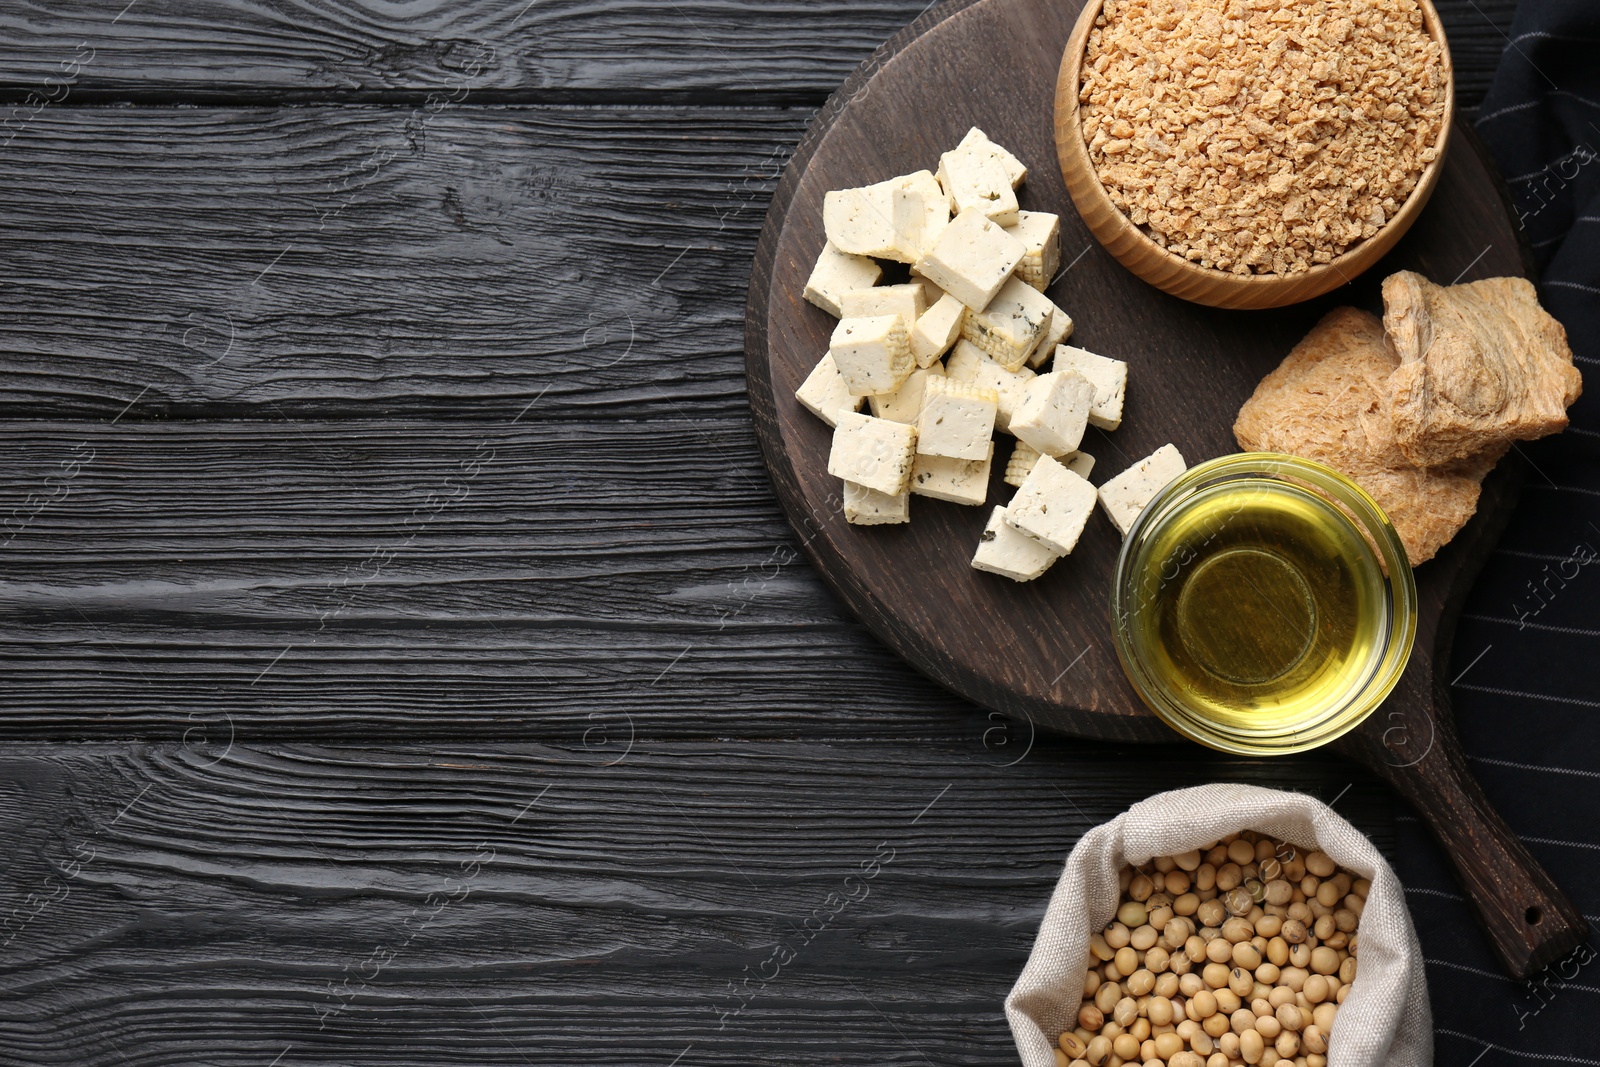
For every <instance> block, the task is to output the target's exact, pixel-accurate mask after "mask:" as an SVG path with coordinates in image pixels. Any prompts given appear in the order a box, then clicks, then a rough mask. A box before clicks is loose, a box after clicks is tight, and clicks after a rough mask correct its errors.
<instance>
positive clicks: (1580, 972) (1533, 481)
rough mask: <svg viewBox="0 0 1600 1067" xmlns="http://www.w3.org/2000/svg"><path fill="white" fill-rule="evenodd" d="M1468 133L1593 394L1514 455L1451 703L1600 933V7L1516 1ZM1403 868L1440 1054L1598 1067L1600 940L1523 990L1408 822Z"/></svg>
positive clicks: (1515, 810)
mask: <svg viewBox="0 0 1600 1067" xmlns="http://www.w3.org/2000/svg"><path fill="white" fill-rule="evenodd" d="M1476 126H1477V130H1478V133H1479V135H1480V136H1482V137H1483V139H1484V140H1485V141H1486V142H1487V143H1488V145H1489V147H1490V149H1491V150H1492V152H1493V153H1494V155H1495V157H1496V159H1497V160H1498V162H1499V164H1500V168H1501V171H1502V172H1503V173H1504V175H1505V176H1506V179H1507V180H1508V182H1509V184H1510V187H1511V194H1512V198H1513V200H1514V202H1515V204H1516V207H1517V210H1518V213H1519V215H1520V217H1521V221H1522V225H1523V227H1524V228H1525V229H1526V231H1527V234H1528V237H1529V242H1530V243H1531V244H1532V246H1533V248H1534V251H1535V253H1536V254H1537V256H1538V261H1539V266H1540V271H1541V284H1540V286H1539V296H1540V299H1541V300H1542V301H1543V303H1544V306H1545V307H1546V308H1548V309H1549V310H1550V312H1551V313H1552V314H1554V315H1555V316H1556V317H1557V318H1558V319H1560V320H1561V322H1562V323H1563V324H1564V325H1565V326H1566V328H1567V333H1568V336H1569V338H1570V340H1571V343H1572V349H1573V352H1574V354H1575V356H1576V359H1577V361H1578V369H1579V370H1581V371H1582V372H1583V375H1584V379H1585V382H1584V384H1585V389H1586V391H1585V395H1584V396H1583V398H1582V399H1581V400H1579V401H1578V403H1577V405H1576V406H1575V407H1574V408H1573V409H1572V426H1571V428H1570V429H1568V430H1567V432H1565V433H1563V434H1561V435H1560V436H1558V437H1553V438H1549V439H1547V440H1544V441H1539V442H1536V443H1533V444H1525V445H1521V446H1519V447H1520V448H1521V449H1522V451H1523V453H1524V455H1526V457H1527V458H1528V459H1529V460H1530V461H1531V463H1532V465H1533V467H1534V469H1535V473H1534V474H1532V476H1531V478H1530V481H1529V483H1528V485H1527V488H1526V490H1525V492H1524V495H1523V498H1522V503H1521V506H1520V507H1519V509H1518V510H1517V513H1516V517H1515V518H1514V519H1513V520H1512V523H1511V526H1510V529H1509V530H1508V531H1507V532H1506V535H1505V538H1504V540H1503V541H1502V542H1501V544H1500V546H1499V549H1498V550H1497V551H1496V552H1495V554H1494V556H1493V558H1492V559H1491V560H1490V561H1489V563H1488V565H1487V567H1486V568H1485V570H1484V572H1483V575H1482V577H1481V578H1480V579H1479V580H1478V583H1477V585H1476V587H1475V588H1474V591H1473V593H1472V596H1471V598H1470V599H1469V600H1468V602H1467V605H1466V611H1465V614H1464V616H1463V618H1462V620H1461V623H1460V627H1459V629H1458V631H1457V635H1456V644H1455V659H1454V662H1453V663H1452V665H1451V671H1452V673H1451V677H1452V678H1454V679H1455V681H1454V684H1453V686H1452V688H1451V696H1452V699H1453V703H1454V707H1455V713H1456V719H1457V721H1458V722H1459V724H1460V728H1461V736H1462V740H1463V742H1464V743H1465V746H1466V749H1467V753H1468V756H1469V759H1470V762H1471V766H1472V769H1473V771H1474V772H1475V773H1476V774H1477V776H1478V779H1479V780H1480V781H1481V782H1482V783H1483V787H1484V789H1485V791H1486V792H1487V793H1488V794H1489V796H1490V798H1491V799H1492V800H1493V801H1494V803H1495V805H1496V806H1497V807H1498V808H1499V810H1500V812H1501V813H1502V814H1503V815H1504V816H1505V818H1506V821H1507V822H1509V823H1510V824H1511V827H1512V829H1513V830H1515V831H1516V833H1517V834H1518V836H1519V837H1521V838H1522V840H1523V841H1524V842H1525V843H1526V844H1527V845H1528V847H1529V849H1530V850H1531V851H1532V852H1533V854H1534V855H1535V856H1536V857H1538V859H1539V860H1540V862H1542V863H1543V864H1544V865H1545V867H1546V869H1548V870H1549V872H1550V874H1551V875H1552V876H1553V877H1554V878H1555V880H1556V882H1557V883H1558V884H1559V885H1561V886H1562V888H1563V889H1565V890H1566V891H1567V893H1568V894H1569V895H1570V896H1571V897H1572V899H1573V901H1574V903H1576V904H1577V906H1578V908H1579V910H1580V911H1582V912H1583V913H1584V914H1585V915H1586V916H1587V917H1588V919H1589V921H1590V923H1591V924H1593V925H1594V926H1595V927H1596V928H1597V929H1600V0H1523V3H1522V4H1520V5H1519V7H1518V9H1517V13H1516V18H1515V20H1514V22H1513V25H1512V30H1511V33H1510V37H1509V40H1508V43H1507V46H1506V49H1505V51H1504V53H1503V54H1502V56H1501V60H1500V67H1499V70H1498V72H1497V73H1496V76H1495V81H1494V85H1493V87H1492V88H1491V90H1490V92H1489V95H1488V97H1487V99H1485V101H1484V103H1483V106H1482V108H1481V109H1480V111H1479V113H1478V119H1477V122H1476ZM1397 867H1398V870H1399V873H1400V877H1401V879H1402V881H1403V882H1404V883H1405V885H1406V887H1407V890H1406V892H1407V900H1408V902H1409V904H1410V905H1411V910H1412V913H1413V915H1414V916H1415V919H1416V925H1417V932H1418V934H1419V936H1420V938H1421V941H1422V948H1423V955H1424V957H1425V958H1426V960H1427V973H1428V985H1429V989H1430V990H1431V992H1432V998H1433V1011H1434V1020H1435V1027H1436V1029H1435V1039H1436V1040H1435V1047H1436V1050H1437V1060H1438V1062H1439V1063H1440V1064H1450V1065H1452V1067H1471V1065H1473V1064H1477V1067H1500V1065H1504V1064H1551V1065H1557V1064H1596V1065H1600V1040H1596V1039H1597V1038H1600V938H1596V939H1594V940H1593V941H1592V942H1591V944H1590V945H1587V946H1583V947H1582V948H1580V949H1579V951H1578V953H1576V954H1575V955H1574V956H1573V957H1570V958H1569V959H1568V960H1566V961H1564V962H1563V963H1562V964H1560V965H1558V966H1556V967H1553V968H1551V969H1550V970H1549V971H1548V972H1546V974H1545V975H1544V976H1543V977H1542V978H1541V979H1539V980H1536V981H1535V982H1533V983H1520V982H1515V981H1513V980H1511V979H1509V978H1507V977H1505V975H1504V974H1503V973H1502V972H1501V970H1500V967H1499V965H1498V963H1497V962H1496V960H1495V957H1494V956H1493V954H1492V952H1491V950H1490V948H1489V945H1488V942H1487V941H1486V940H1485V938H1484V936H1483V934H1482V933H1481V932H1480V931H1479V929H1478V927H1477V925H1476V924H1475V922H1474V921H1473V918H1472V914H1471V911H1470V910H1469V908H1468V905H1467V904H1466V902H1465V901H1464V900H1463V899H1462V897H1461V894H1460V890H1459V889H1458V887H1457V885H1456V883H1455V881H1454V880H1453V878H1452V877H1451V875H1450V873H1449V868H1448V866H1447V864H1446V861H1445V860H1444V858H1443V856H1442V854H1441V853H1440V851H1439V849H1438V847H1437V846H1436V845H1435V844H1434V842H1433V840H1432V838H1431V837H1429V836H1428V833H1427V831H1426V829H1425V828H1424V827H1423V826H1421V825H1420V824H1419V823H1418V822H1417V821H1416V820H1415V819H1414V818H1412V817H1411V816H1409V815H1407V816H1402V818H1401V826H1400V835H1399V863H1398V864H1397Z"/></svg>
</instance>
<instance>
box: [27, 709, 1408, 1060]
mask: <svg viewBox="0 0 1600 1067" xmlns="http://www.w3.org/2000/svg"><path fill="white" fill-rule="evenodd" d="M190 741H191V743H189V744H187V745H156V746H146V745H136V746H131V747H129V746H124V745H68V746H63V745H28V744H23V745H14V746H10V747H8V749H7V751H6V753H5V755H4V756H3V757H0V832H3V833H4V834H5V837H6V840H7V841H8V842H10V846H9V851H8V856H7V862H6V863H5V864H4V865H3V866H0V900H5V901H7V902H8V907H9V908H14V909H16V910H13V911H12V912H11V916H10V918H9V920H8V923H7V925H6V926H5V927H4V933H3V934H0V941H3V942H4V945H3V947H0V996H3V997H4V999H5V1001H6V1005H7V1010H6V1012H5V1018H4V1019H3V1020H0V1062H5V1063H19V1064H20V1063H28V1064H61V1065H71V1067H99V1065H102V1064H103V1065H106V1067H111V1065H114V1064H123V1063H134V1064H154V1063H176V1062H182V1063H197V1062H204V1063H208V1064H252V1063H253V1064H267V1063H272V1062H274V1057H278V1056H282V1058H281V1059H280V1060H278V1061H277V1062H278V1063H279V1065H280V1067H284V1065H288V1064H301V1065H303V1064H310V1063H327V1064H332V1063H384V1064H418V1065H424V1064H425V1065H428V1067H436V1065H438V1064H447V1063H473V1064H500V1063H506V1064H512V1063H527V1064H546V1063H548V1064H580V1063H581V1064H588V1063H594V1064H615V1063H638V1064H656V1065H659V1067H667V1065H668V1064H670V1063H672V1062H673V1061H674V1057H676V1056H678V1055H680V1054H683V1053H685V1050H686V1049H689V1050H691V1051H690V1052H689V1053H688V1055H687V1058H686V1059H685V1060H684V1061H683V1062H687V1063H698V1064H724V1063H725V1064H749V1063H761V1064H780V1063H782V1064H792V1063H795V1062H797V1060H799V1061H804V1062H808V1063H809V1062H846V1063H864V1062H874V1063H892V1064H907V1065H910V1064H918V1063H924V1062H927V1060H925V1059H924V1057H928V1058H930V1059H931V1060H932V1062H936V1063H961V1064H1004V1063H1012V1062H1014V1061H1015V1051H1014V1049H1013V1048H1012V1046H1011V1041H1010V1035H1009V1033H1008V1032H1007V1030H1006V1027H1005V1022H1004V1018H1003V1016H1002V1015H1001V1012H1000V1003H1001V1001H1002V999H1003V998H1004V995H1005V992H1006V990H1007V989H1008V988H1009V987H1010V984H1011V982H1012V981H1013V980H1014V978H1015V975H1016V972H1017V971H1018V970H1019V969H1020V967H1021V964H1022V962H1023V960H1024V959H1025V958H1026V954H1027V951H1028V948H1029V946H1030V944H1031V941H1032V937H1033V932H1034V929H1035V927H1036V925H1037V923H1038V920H1039V917H1040V915H1041V914H1042V910H1043V906H1044V903H1045V901H1046V900H1047V899H1048V895H1049V891H1050V888H1051V886H1052V885H1053V884H1054V882H1055V879H1056V878H1057V876H1058V875H1059V872H1060V864H1061V860H1062V857H1063V856H1064V854H1065V852H1066V850H1067V849H1068V847H1069V846H1070V844H1071V842H1072V841H1074V840H1075V839H1076V838H1077V836H1078V835H1079V834H1081V833H1082V832H1083V831H1084V830H1086V829H1087V828H1088V827H1089V826H1090V825H1092V824H1094V823H1097V822H1100V821H1103V820H1104V819H1106V818H1109V817H1111V816H1112V815H1114V814H1115V813H1117V812H1118V811H1120V810H1122V809H1123V808H1124V807H1126V806H1127V805H1128V804H1130V803H1132V802H1133V801H1135V800H1138V799H1141V798H1143V797H1144V796H1145V795H1146V793H1147V792H1148V791H1149V789H1150V788H1151V787H1152V786H1167V785H1172V786H1178V785H1185V784H1193V783H1196V782H1200V781H1204V780H1206V779H1208V778H1210V777H1213V776H1217V775H1219V774H1226V775H1228V776H1229V777H1234V778H1239V779H1241V780H1246V781H1258V782H1260V781H1266V782H1276V783H1279V784H1284V783H1285V781H1286V776H1285V774H1284V770H1285V767H1284V765H1282V764H1273V765H1268V766H1263V765H1260V764H1249V763H1240V762H1236V761H1226V760H1222V759H1221V758H1219V757H1214V756H1209V755H1203V754H1200V753H1198V752H1197V751H1196V750H1193V749H1188V748H1178V749H1165V750H1159V751H1158V752H1157V754H1155V755H1153V756H1151V755H1147V758H1145V759H1143V760H1142V761H1141V764H1140V767H1141V773H1140V774H1139V775H1137V776H1130V775H1129V774H1127V773H1126V765H1125V764H1122V763H1119V762H1116V761H1114V760H1106V759H1104V758H1102V757H1103V755H1104V753H1099V752H1095V753H1092V754H1091V753H1085V752H1080V751H1077V750H1075V749H1074V748H1071V747H1068V746H1066V745H1064V744H1062V743H1059V742H1050V741H1042V742H1041V743H1040V744H1039V745H1038V746H1037V747H1036V748H1035V749H1034V750H1033V751H1032V752H1030V753H1028V755H1027V757H1026V758H1024V759H1023V760H1022V761H1021V762H1020V763H1017V764H1015V765H1014V766H1009V767H1008V766H1005V765H1004V764H1005V763H1007V762H1010V760H1011V757H1010V755H1009V754H1008V753H1005V752H1004V751H1003V750H1002V749H1001V748H1000V747H999V746H994V747H991V748H987V749H986V748H985V747H984V746H983V744H982V742H981V740H979V739H974V740H973V741H972V742H969V743H967V744H923V745H919V746H917V747H916V748H915V749H910V750H907V749H901V750H898V751H896V752H894V754H893V758H890V759H888V760H887V761H886V760H885V752H884V750H883V748H882V747H880V745H878V744H877V743H873V742H864V743H848V744H819V743H776V744H760V743H749V742H741V743H728V742H724V743H705V744H653V745H648V746H645V745H641V746H638V747H636V748H635V749H634V750H633V751H632V752H631V753H628V754H626V755H625V756H620V757H619V756H611V755H608V754H601V753H597V752H594V751H586V750H584V749H583V748H581V747H580V746H577V745H570V746H559V747H557V746H533V745H517V746H513V745H501V746H495V747H492V748H487V749H485V748H480V747H474V746H461V745H451V744H448V743H435V744H433V745H429V746H426V747H423V748H374V747H351V746H345V747H327V746H304V745H300V746H272V747H259V746H247V745H244V744H234V745H233V746H232V747H231V749H230V748H226V747H224V746H223V745H222V744H221V743H219V742H218V741H217V740H216V739H205V738H202V737H200V736H199V735H198V734H197V735H195V736H194V737H192V738H191V739H190ZM1002 756H1003V757H1004V758H1002ZM1295 772H1296V773H1295V774H1294V776H1293V781H1294V783H1295V784H1296V785H1298V786H1299V787H1300V788H1303V789H1304V790H1306V791H1307V792H1310V793H1313V794H1317V795H1321V796H1323V797H1324V798H1325V799H1328V800H1333V801H1336V803H1337V808H1338V810H1339V811H1340V812H1342V813H1344V814H1345V815H1346V816H1347V817H1349V818H1352V819H1353V820H1355V821H1356V822H1357V823H1358V824H1359V825H1361V826H1363V827H1364V828H1366V829H1367V830H1368V831H1369V832H1371V833H1373V834H1374V835H1376V839H1377V840H1378V841H1379V842H1380V843H1381V844H1382V845H1383V846H1384V847H1388V845H1389V843H1390V841H1391V840H1392V838H1391V836H1390V834H1389V820H1388V816H1387V813H1386V812H1385V810H1384V806H1385V804H1386V803H1387V800H1386V795H1385V794H1384V793H1383V792H1382V790H1381V788H1378V787H1376V786H1375V784H1374V783H1373V782H1372V781H1371V780H1370V779H1367V778H1365V777H1364V776H1361V777H1354V776H1352V775H1351V774H1350V773H1349V771H1348V769H1347V768H1346V766H1345V765H1344V764H1342V763H1340V762H1338V761H1328V760H1321V761H1318V760H1309V761H1303V762H1301V763H1299V764H1298V765H1297V766H1296V768H1295ZM779 796H782V797H783V798H784V802H783V803H782V805H781V806H778V805H775V804H774V799H775V798H776V797H779ZM830 894H834V895H833V896H831V897H830ZM847 897H848V898H852V902H851V903H849V904H848V905H841V904H839V903H838V902H839V901H840V900H842V899H844V898H847ZM819 908H821V909H823V910H822V911H821V912H820V914H819V913H818V912H817V909H819ZM814 914H819V917H818V918H817V919H815V920H811V916H813V915H814ZM808 920H810V921H811V925H810V927H809V928H808V927H807V926H806V924H807V922H808ZM817 927H821V928H822V931H821V933H815V932H813V931H814V930H815V929H816V928H817ZM808 935H809V936H808ZM778 945H785V946H788V947H790V948H791V949H794V950H795V951H796V955H795V958H794V959H793V960H792V961H791V962H790V963H789V964H788V965H786V966H783V967H781V968H778V972H777V973H776V975H774V974H773V973H772V968H771V967H767V968H763V964H764V963H765V962H766V961H768V960H769V958H771V956H772V953H773V951H774V949H775V947H776V946H778ZM763 974H765V975H766V976H767V977H769V978H770V979H771V980H770V981H769V982H767V983H766V986H765V989H761V985H762V983H761V980H760V976H761V975H763ZM747 975H748V976H751V978H752V981H751V982H750V984H749V986H748V987H746V986H744V985H743V982H744V979H745V978H746V976H747ZM735 991H737V992H738V993H739V994H740V995H739V996H735ZM757 993H759V995H756V994H757Z"/></svg>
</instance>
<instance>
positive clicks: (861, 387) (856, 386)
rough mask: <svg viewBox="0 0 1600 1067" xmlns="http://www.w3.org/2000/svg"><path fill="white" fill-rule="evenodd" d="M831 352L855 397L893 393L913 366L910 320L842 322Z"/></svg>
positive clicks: (887, 318)
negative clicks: (909, 332) (907, 329)
mask: <svg viewBox="0 0 1600 1067" xmlns="http://www.w3.org/2000/svg"><path fill="white" fill-rule="evenodd" d="M828 352H829V354H831V355H832V356H833V361H834V363H836V364H837V365H838V367H839V373H840V374H842V375H843V376H844V384H845V388H846V389H848V390H850V393H851V395H853V396H871V395H872V394H874V393H892V392H894V391H895V390H896V389H898V388H900V383H901V382H904V381H905V380H906V376H907V375H909V374H910V373H911V368H912V366H913V364H912V361H911V341H910V338H909V337H908V336H907V334H906V320H905V319H903V318H901V317H900V316H899V315H872V316H870V317H868V318H864V319H840V320H839V325H837V326H835V327H834V329H833V337H832V338H830V339H829V341H828Z"/></svg>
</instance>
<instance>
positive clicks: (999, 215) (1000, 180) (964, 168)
mask: <svg viewBox="0 0 1600 1067" xmlns="http://www.w3.org/2000/svg"><path fill="white" fill-rule="evenodd" d="M938 178H939V184H940V185H942V186H944V191H945V192H946V193H948V194H949V196H950V204H951V206H952V207H954V208H955V210H956V211H957V212H958V213H959V212H962V211H966V210H968V209H972V210H976V211H981V212H983V213H984V214H985V215H987V216H988V217H989V218H991V219H993V220H994V221H995V222H996V223H997V224H998V225H1001V226H1012V225H1015V224H1016V222H1017V216H1018V210H1017V193H1016V190H1015V189H1013V188H1012V185H1011V178H1010V176H1009V175H1008V174H1007V173H1006V169H1005V167H1004V166H1002V165H1001V163H1000V161H999V160H998V159H996V158H995V157H994V156H993V155H992V154H990V153H989V152H986V151H984V150H983V149H981V148H975V147H974V148H957V149H956V150H955V151H953V152H946V153H945V154H944V155H942V156H940V157H939V175H938Z"/></svg>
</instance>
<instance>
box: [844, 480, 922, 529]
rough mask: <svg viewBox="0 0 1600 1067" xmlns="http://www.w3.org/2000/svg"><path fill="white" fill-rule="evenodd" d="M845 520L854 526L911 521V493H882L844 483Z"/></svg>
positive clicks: (886, 524) (852, 483)
mask: <svg viewBox="0 0 1600 1067" xmlns="http://www.w3.org/2000/svg"><path fill="white" fill-rule="evenodd" d="M844 521H845V522H848V523H850V524H851V525H852V526H892V525H896V524H898V523H903V522H910V521H911V494H910V493H908V492H907V493H892V494H891V493H880V492H878V491H877V490H876V489H868V488H867V487H866V486H864V485H857V484H856V483H855V482H849V481H847V482H845V483H844Z"/></svg>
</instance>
